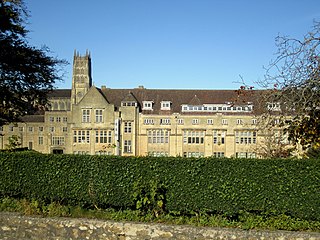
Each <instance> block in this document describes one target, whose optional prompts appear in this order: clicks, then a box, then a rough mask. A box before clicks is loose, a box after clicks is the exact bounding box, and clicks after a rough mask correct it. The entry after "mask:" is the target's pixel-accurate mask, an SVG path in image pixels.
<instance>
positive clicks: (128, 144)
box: [123, 140, 132, 153]
mask: <svg viewBox="0 0 320 240" xmlns="http://www.w3.org/2000/svg"><path fill="white" fill-rule="evenodd" d="M123 152H124V153H132V141H131V140H124V141H123Z"/></svg>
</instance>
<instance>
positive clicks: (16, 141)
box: [6, 135, 21, 150]
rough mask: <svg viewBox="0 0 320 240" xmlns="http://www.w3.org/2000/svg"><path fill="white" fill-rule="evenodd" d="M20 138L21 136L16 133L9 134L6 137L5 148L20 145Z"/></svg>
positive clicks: (10, 148)
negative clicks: (7, 137)
mask: <svg viewBox="0 0 320 240" xmlns="http://www.w3.org/2000/svg"><path fill="white" fill-rule="evenodd" d="M20 140H21V138H20V137H19V136H17V135H12V136H10V137H9V139H8V144H6V148H7V149H8V150H14V149H16V148H18V147H20V146H21V142H20Z"/></svg>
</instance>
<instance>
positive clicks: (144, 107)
mask: <svg viewBox="0 0 320 240" xmlns="http://www.w3.org/2000/svg"><path fill="white" fill-rule="evenodd" d="M152 107H153V101H142V110H153V108H152Z"/></svg>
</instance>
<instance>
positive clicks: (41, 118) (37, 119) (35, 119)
mask: <svg viewBox="0 0 320 240" xmlns="http://www.w3.org/2000/svg"><path fill="white" fill-rule="evenodd" d="M21 121H22V122H44V115H26V116H23V117H22V118H21Z"/></svg>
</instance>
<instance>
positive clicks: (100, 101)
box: [77, 86, 109, 107]
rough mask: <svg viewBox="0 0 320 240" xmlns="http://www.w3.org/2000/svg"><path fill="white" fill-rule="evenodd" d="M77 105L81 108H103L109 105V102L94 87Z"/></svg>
mask: <svg viewBox="0 0 320 240" xmlns="http://www.w3.org/2000/svg"><path fill="white" fill-rule="evenodd" d="M77 105H78V106H81V107H84V106H90V107H95V106H99V107H102V106H105V105H109V102H108V100H107V99H106V98H105V97H104V95H102V94H101V92H100V91H99V90H98V89H97V88H96V87H94V86H92V87H91V88H90V89H89V91H88V92H87V93H86V94H85V95H84V97H83V98H82V99H81V101H80V102H79V103H78V104H77Z"/></svg>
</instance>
